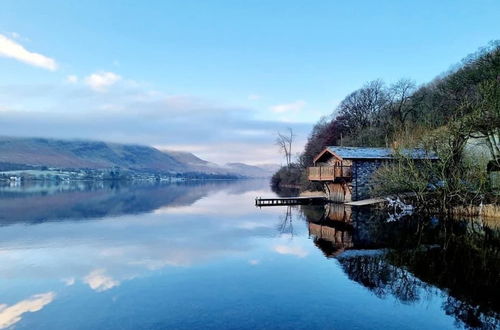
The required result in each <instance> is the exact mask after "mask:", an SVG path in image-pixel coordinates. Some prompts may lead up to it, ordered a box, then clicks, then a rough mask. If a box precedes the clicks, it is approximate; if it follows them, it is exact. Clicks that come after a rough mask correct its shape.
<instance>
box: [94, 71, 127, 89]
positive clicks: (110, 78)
mask: <svg viewBox="0 0 500 330" xmlns="http://www.w3.org/2000/svg"><path fill="white" fill-rule="evenodd" d="M121 79H122V77H120V76H119V75H117V74H116V73H114V72H96V73H93V74H91V75H89V76H88V77H86V78H85V83H86V84H87V85H88V86H89V87H90V88H92V89H93V90H95V91H97V92H105V91H107V89H108V87H110V86H112V85H114V84H116V83H117V82H118V81H120V80H121Z"/></svg>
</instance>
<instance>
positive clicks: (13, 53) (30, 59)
mask: <svg viewBox="0 0 500 330" xmlns="http://www.w3.org/2000/svg"><path fill="white" fill-rule="evenodd" d="M0 56H3V57H8V58H13V59H15V60H18V61H21V62H24V63H28V64H30V65H33V66H37V67H40V68H44V69H47V70H51V71H54V70H56V69H57V63H56V61H55V60H54V59H52V58H50V57H47V56H45V55H42V54H38V53H34V52H30V51H29V50H27V49H26V48H24V47H23V46H22V45H20V44H19V43H17V42H16V41H14V40H12V39H9V38H7V37H6V36H4V35H2V34H0Z"/></svg>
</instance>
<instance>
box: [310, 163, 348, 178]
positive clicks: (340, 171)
mask: <svg viewBox="0 0 500 330" xmlns="http://www.w3.org/2000/svg"><path fill="white" fill-rule="evenodd" d="M351 176H352V167H351V166H348V165H333V166H315V167H309V168H308V178H309V180H310V181H335V179H341V178H342V179H348V178H351Z"/></svg>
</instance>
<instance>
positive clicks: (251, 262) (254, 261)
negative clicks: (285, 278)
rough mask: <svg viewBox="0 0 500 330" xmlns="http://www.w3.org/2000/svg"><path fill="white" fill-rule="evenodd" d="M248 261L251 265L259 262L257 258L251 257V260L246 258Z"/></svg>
mask: <svg viewBox="0 0 500 330" xmlns="http://www.w3.org/2000/svg"><path fill="white" fill-rule="evenodd" d="M248 263H249V264H250V265H252V266H257V265H258V264H260V260H259V259H252V260H248Z"/></svg>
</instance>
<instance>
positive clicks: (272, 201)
mask: <svg viewBox="0 0 500 330" xmlns="http://www.w3.org/2000/svg"><path fill="white" fill-rule="evenodd" d="M327 202H328V199H327V198H326V197H324V196H304V197H283V198H261V197H257V198H255V206H277V205H305V204H323V203H327Z"/></svg>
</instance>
